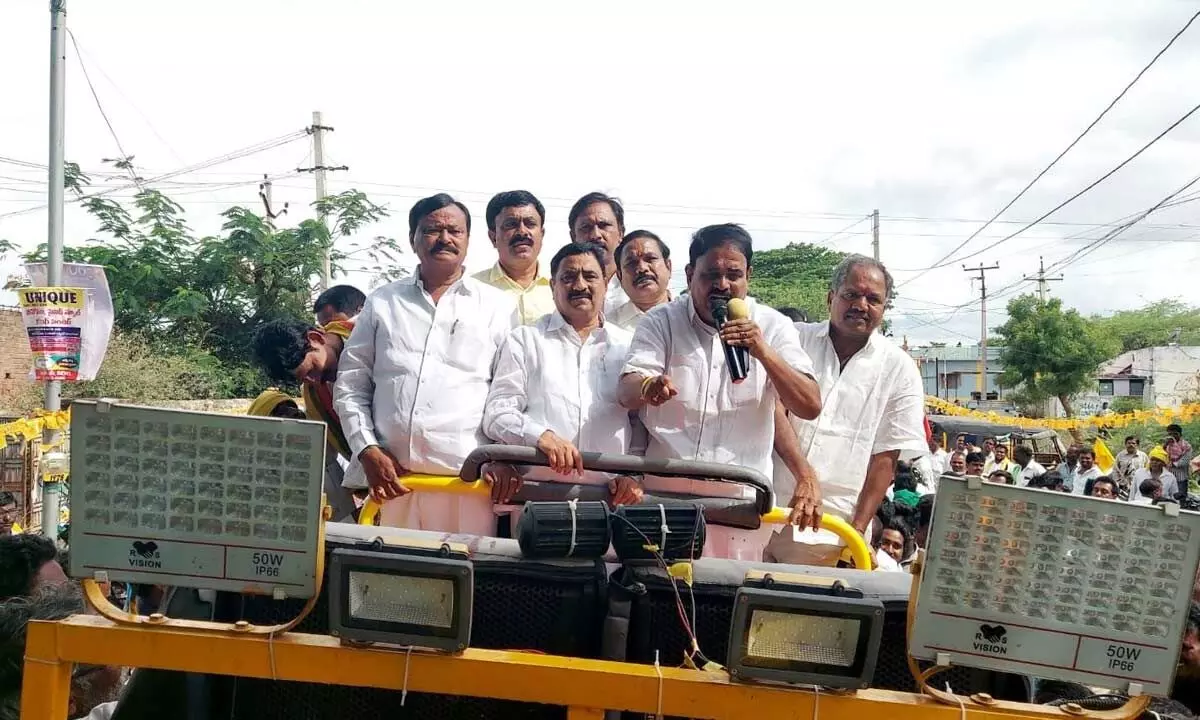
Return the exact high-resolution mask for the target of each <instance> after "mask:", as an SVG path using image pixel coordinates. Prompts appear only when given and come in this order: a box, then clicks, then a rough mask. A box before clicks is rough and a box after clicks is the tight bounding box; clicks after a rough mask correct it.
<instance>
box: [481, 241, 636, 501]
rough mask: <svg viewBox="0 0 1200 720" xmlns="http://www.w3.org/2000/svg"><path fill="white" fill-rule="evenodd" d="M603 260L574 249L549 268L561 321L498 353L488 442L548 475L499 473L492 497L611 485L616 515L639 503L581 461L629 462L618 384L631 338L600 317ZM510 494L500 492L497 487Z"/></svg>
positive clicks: (486, 420) (547, 321)
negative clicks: (612, 458)
mask: <svg viewBox="0 0 1200 720" xmlns="http://www.w3.org/2000/svg"><path fill="white" fill-rule="evenodd" d="M604 260H605V258H604V253H603V251H602V250H601V249H600V248H598V247H597V246H595V245H582V244H577V243H571V244H569V245H566V246H565V247H563V248H562V249H561V250H559V251H558V253H557V254H556V255H555V256H554V259H553V260H552V261H551V263H550V268H551V270H550V272H551V286H552V288H553V290H554V301H555V307H556V311H555V312H553V313H551V314H549V315H547V316H545V317H543V318H542V319H541V320H539V321H538V322H537V323H536V324H534V325H532V326H525V327H519V328H517V329H515V330H513V331H512V333H511V334H510V335H509V336H508V339H507V341H506V342H505V344H504V345H503V346H502V347H501V349H500V355H499V359H498V361H497V365H496V376H495V378H494V379H493V380H492V386H491V390H490V392H489V393H488V401H487V407H486V409H485V410H484V415H483V430H484V433H485V434H486V435H487V436H488V437H490V438H491V439H493V440H495V441H497V442H501V443H505V444H508V445H525V446H528V447H536V448H538V449H539V450H541V451H542V452H543V453H544V454H545V455H546V456H547V457H548V458H549V460H550V464H551V467H550V468H548V469H547V468H528V469H523V470H521V471H520V474H518V471H517V469H515V468H508V467H504V469H503V470H501V469H499V468H497V469H494V470H493V472H492V473H491V474H492V475H493V477H498V478H502V479H501V480H500V481H499V483H496V482H494V483H493V493H492V497H493V499H494V500H496V501H497V502H500V503H504V502H507V500H508V499H509V498H511V497H512V494H513V493H514V492H515V491H516V489H517V487H519V484H520V480H521V479H533V480H550V481H553V480H557V479H566V480H569V481H570V482H582V483H595V484H602V483H607V484H609V485H610V491H611V494H612V497H611V500H612V503H613V504H614V505H617V504H625V503H629V502H636V499H637V498H638V497H639V496H640V489H639V488H638V486H637V485H636V483H634V482H633V480H632V479H630V478H627V477H622V478H615V477H610V476H609V475H606V474H600V473H593V472H591V471H583V472H581V471H580V453H584V452H598V453H608V454H612V455H623V454H625V453H626V451H627V449H628V444H629V433H630V428H629V413H628V411H627V410H626V409H625V408H623V407H621V406H620V405H619V404H617V397H616V393H617V381H618V380H619V379H620V374H621V367H622V365H623V363H624V362H625V355H626V354H627V353H628V351H629V342H630V340H631V339H632V338H633V336H632V334H630V333H629V332H628V331H626V330H623V329H622V328H620V327H617V326H616V325H614V324H612V323H608V322H605V321H604V319H603V317H602V316H601V309H602V308H603V307H604V295H605V289H606V283H605V281H604ZM498 484H500V485H503V487H497V485H498Z"/></svg>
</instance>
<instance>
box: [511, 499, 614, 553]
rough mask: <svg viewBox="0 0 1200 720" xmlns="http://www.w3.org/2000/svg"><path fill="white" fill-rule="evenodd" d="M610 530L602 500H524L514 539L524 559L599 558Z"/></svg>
mask: <svg viewBox="0 0 1200 720" xmlns="http://www.w3.org/2000/svg"><path fill="white" fill-rule="evenodd" d="M611 540H612V531H611V530H610V529H609V523H608V505H606V504H605V503H602V502H576V501H574V500H571V501H567V502H527V503H525V506H524V507H522V508H521V518H520V521H519V524H518V530H517V542H518V543H519V544H520V546H521V554H522V555H524V556H525V557H528V558H569V557H584V558H598V557H603V555H604V553H606V552H608V546H609V543H610V542H611Z"/></svg>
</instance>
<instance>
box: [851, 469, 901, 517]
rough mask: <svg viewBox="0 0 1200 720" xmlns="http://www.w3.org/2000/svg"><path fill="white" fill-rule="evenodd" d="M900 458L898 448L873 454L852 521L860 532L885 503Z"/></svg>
mask: <svg viewBox="0 0 1200 720" xmlns="http://www.w3.org/2000/svg"><path fill="white" fill-rule="evenodd" d="M899 459H900V452H899V451H898V450H893V451H891V452H883V453H878V454H875V455H872V456H871V461H870V463H869V464H868V465H867V479H866V483H865V484H864V485H863V489H862V492H860V493H859V494H858V502H857V503H856V504H855V506H854V517H853V518H852V519H851V523H850V524H852V525H853V526H854V527H855V528H857V529H858V531H859V532H864V531H865V530H866V529H867V525H869V524H870V523H871V520H872V519H873V518H874V517H875V513H876V512H878V511H879V506H880V505H881V504H883V499H884V498H885V497H887V491H888V488H889V487H891V485H892V483H893V482H894V481H895V479H896V461H897V460H899Z"/></svg>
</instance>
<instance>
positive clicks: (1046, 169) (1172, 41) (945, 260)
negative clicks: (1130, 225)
mask: <svg viewBox="0 0 1200 720" xmlns="http://www.w3.org/2000/svg"><path fill="white" fill-rule="evenodd" d="M1197 17H1200V11H1198V12H1196V14H1194V15H1192V17H1191V18H1190V19H1189V20H1188V21H1187V23H1185V24H1184V26H1183V27H1182V28H1180V29H1179V32H1177V33H1175V34H1174V35H1173V36H1172V37H1171V39H1170V40H1168V41H1167V44H1166V45H1164V46H1163V48H1162V49H1161V50H1159V51H1158V53H1157V54H1155V56H1154V57H1153V58H1151V59H1150V62H1149V63H1147V64H1146V66H1145V67H1143V68H1142V69H1141V71H1140V72H1138V74H1137V75H1135V76H1134V78H1133V80H1131V81H1129V84H1128V85H1126V86H1125V88H1124V89H1123V90H1121V92H1120V93H1119V94H1118V95H1117V96H1116V97H1115V98H1113V100H1112V102H1110V103H1109V104H1108V106H1107V107H1105V108H1104V110H1103V111H1102V112H1101V113H1100V114H1099V115H1097V116H1096V119H1095V120H1093V121H1092V122H1091V124H1089V125H1088V126H1087V127H1086V128H1084V129H1083V132H1081V133H1079V135H1078V137H1076V138H1075V139H1074V140H1072V141H1071V144H1070V145H1068V146H1067V148H1066V149H1065V150H1063V151H1062V152H1061V153H1059V154H1058V157H1056V158H1054V159H1053V160H1051V161H1050V164H1049V165H1047V166H1046V167H1044V168H1042V171H1041V172H1039V173H1038V174H1037V175H1036V176H1034V178H1033V180H1030V181H1029V184H1028V185H1026V186H1025V187H1024V188H1022V189H1021V192H1019V193H1017V195H1016V197H1014V198H1013V199H1012V200H1009V201H1008V203H1007V204H1006V205H1005V206H1004V207H1002V208H1000V211H999V212H997V213H996V214H995V215H993V216H992V218H991V219H990V220H988V221H987V222H985V223H984V224H983V225H981V226H980V227H979V229H978V230H976V231H975V232H973V233H971V235H970V236H969V237H967V239H966V240H963V241H962V242H961V243H959V244H958V246H957V247H955V248H954V249H953V250H951V251H950V252H948V253H946V255H945V256H943V257H942V259H941V260H938V261H937V262H936V263H934V264H933V265H931V266H930V267H929V268H927V269H926V270H925V271H923V272H922V273H921V274H920V275H916V276H914V277H912V278H909V279H908V280H906V281H904V282H902V283H900V285H899V287H903V286H904V285H907V284H908V283H910V282H912V281H913V280H916V279H917V278H919V277H921V276H922V275H924V274H925V273H927V272H929V271H930V270H933V269H935V268H939V267H945V266H946V265H948V264H953V263H956V262H961V261H963V260H968V259H970V258H972V257H975V256H976V255H978V254H980V253H984V252H987V251H988V250H990V249H991V248H993V247H996V246H997V245H999V244H1000V243H1002V242H1006V241H1008V240H1010V239H1012V238H1013V237H1015V236H1016V235H1019V234H1020V233H1022V232H1024V231H1026V230H1028V229H1029V228H1031V227H1033V226H1034V225H1036V224H1037V223H1039V222H1041V221H1042V220H1045V219H1046V218H1047V217H1049V216H1050V215H1052V214H1054V213H1055V212H1057V211H1058V210H1059V209H1061V208H1062V207H1063V206H1065V205H1067V204H1068V203H1070V202H1072V201H1074V200H1075V199H1076V198H1078V197H1079V196H1080V195H1082V194H1083V193H1085V192H1087V191H1088V190H1091V189H1092V188H1093V187H1095V186H1096V185H1098V184H1100V183H1101V182H1103V181H1104V180H1105V179H1107V178H1108V177H1109V176H1110V175H1112V174H1113V173H1115V172H1117V171H1118V170H1120V169H1121V168H1122V167H1124V166H1125V165H1126V164H1128V163H1129V162H1130V161H1132V160H1133V159H1134V158H1136V157H1137V156H1138V155H1141V154H1142V152H1143V151H1144V150H1146V148H1148V147H1150V145H1153V144H1154V143H1156V142H1158V140H1159V138H1161V137H1162V136H1163V135H1166V134H1167V133H1168V132H1170V131H1171V130H1173V129H1174V128H1175V126H1176V125H1179V124H1180V123H1182V122H1183V121H1184V120H1186V119H1187V118H1188V117H1189V116H1191V114H1192V113H1194V112H1196V110H1197V109H1200V105H1197V106H1196V107H1195V108H1192V110H1191V112H1189V113H1188V114H1187V115H1184V116H1183V117H1182V118H1180V119H1179V120H1178V121H1176V122H1175V124H1174V125H1172V126H1171V127H1169V128H1167V129H1166V130H1165V131H1163V133H1162V134H1160V135H1159V136H1158V137H1156V138H1155V139H1154V140H1152V141H1150V143H1149V144H1148V145H1146V146H1145V147H1143V148H1142V149H1141V150H1138V151H1137V152H1136V153H1134V155H1133V156H1132V157H1130V158H1129V159H1128V160H1126V161H1125V162H1123V163H1121V164H1120V165H1118V166H1117V167H1115V168H1113V170H1112V171H1110V172H1109V173H1108V174H1106V175H1104V176H1103V177H1101V178H1100V179H1099V180H1097V181H1096V182H1094V183H1092V184H1091V185H1089V186H1088V187H1086V188H1084V189H1083V190H1082V191H1080V192H1079V193H1078V194H1076V195H1074V196H1072V197H1071V198H1070V199H1069V200H1067V201H1066V202H1064V203H1062V205H1059V206H1058V207H1056V208H1054V209H1053V210H1051V211H1050V212H1048V213H1046V214H1045V215H1043V216H1042V217H1040V218H1038V219H1037V220H1034V221H1033V222H1031V223H1029V224H1028V225H1026V226H1025V227H1023V228H1021V229H1020V230H1018V231H1017V232H1015V233H1013V234H1012V235H1010V236H1008V237H1007V238H1004V239H1003V240H1000V241H999V242H996V243H993V244H992V245H989V246H988V247H986V248H984V249H983V250H980V251H979V252H978V253H974V254H972V255H967V256H965V257H961V258H958V259H957V260H953V261H951V260H950V258H951V257H952V256H953V255H954V254H955V253H956V252H958V251H959V250H962V249H963V248H964V247H966V246H967V243H969V242H971V241H972V240H974V239H975V238H976V237H977V236H978V235H979V234H980V233H981V232H983V231H984V230H985V229H986V228H987V227H988V226H989V225H991V224H992V223H993V222H995V221H996V219H997V218H999V217H1000V216H1001V215H1003V214H1004V213H1005V212H1006V211H1007V210H1008V209H1009V208H1011V207H1012V206H1013V204H1015V203H1016V202H1017V201H1018V200H1020V199H1021V198H1022V197H1024V195H1025V193H1026V192H1028V191H1029V189H1030V188H1031V187H1033V186H1034V184H1036V183H1037V181H1038V180H1041V179H1042V177H1043V176H1044V175H1045V174H1046V173H1048V172H1050V169H1051V168H1053V167H1054V166H1055V165H1057V164H1058V161H1059V160H1062V159H1063V157H1064V156H1065V155H1066V154H1067V153H1069V152H1070V151H1071V149H1072V148H1074V147H1075V146H1076V145H1078V144H1079V141H1080V140H1083V138H1084V136H1086V135H1087V134H1088V133H1089V132H1091V131H1092V128H1094V127H1096V125H1097V124H1098V123H1099V122H1100V121H1101V120H1102V119H1103V118H1104V116H1105V115H1107V114H1108V111H1109V110H1112V109H1113V107H1114V106H1115V105H1116V104H1117V103H1118V102H1120V100H1121V98H1123V97H1125V94H1126V93H1128V92H1129V90H1130V89H1131V88H1132V87H1133V86H1134V85H1136V84H1137V82H1138V81H1139V80H1141V79H1142V76H1143V75H1145V74H1146V72H1147V71H1148V70H1149V69H1150V68H1151V67H1153V66H1154V64H1155V63H1156V62H1158V59H1159V58H1161V57H1162V56H1163V54H1165V53H1166V52H1167V50H1169V49H1170V48H1171V46H1172V45H1174V44H1175V41H1176V40H1178V39H1179V37H1180V36H1181V35H1183V33H1184V32H1186V31H1187V29H1188V28H1189V27H1191V26H1192V23H1194V22H1195V21H1196V18H1197Z"/></svg>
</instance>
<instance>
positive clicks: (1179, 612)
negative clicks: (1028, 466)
mask: <svg viewBox="0 0 1200 720" xmlns="http://www.w3.org/2000/svg"><path fill="white" fill-rule="evenodd" d="M1196 538H1200V514H1197V513H1194V512H1180V510H1179V507H1178V506H1175V505H1172V506H1165V505H1164V506H1152V505H1138V504H1134V503H1128V502H1123V501H1120V500H1102V499H1099V498H1090V497H1083V496H1077V495H1069V494H1065V493H1059V492H1051V491H1045V490H1031V489H1028V488H1018V487H1012V486H1008V485H997V484H990V483H981V482H978V481H977V480H971V479H945V480H943V481H942V482H941V483H939V484H938V490H937V498H936V504H935V511H934V514H933V522H932V525H931V527H930V530H929V547H928V548H927V550H926V556H925V557H926V560H925V567H924V570H923V571H922V573H921V580H920V582H921V588H920V593H919V596H918V602H917V608H916V621H915V623H914V627H913V632H912V636H911V640H910V647H909V652H910V653H911V654H912V655H913V656H914V657H917V658H922V659H928V660H936V661H938V662H939V664H946V663H955V664H958V665H964V666H968V667H977V668H982V669H986V670H995V671H1001V672H1011V673H1018V674H1025V675H1033V676H1036V677H1041V678H1046V679H1050V680H1063V681H1066V682H1075V683H1081V684H1083V685H1087V686H1089V687H1104V688H1111V689H1117V690H1121V691H1124V692H1127V693H1129V694H1140V693H1145V694H1150V695H1167V694H1169V692H1170V689H1171V683H1172V682H1173V680H1174V675H1175V668H1176V665H1177V663H1178V660H1179V647H1180V644H1181V642H1182V637H1183V629H1184V623H1185V622H1186V620H1187V608H1188V606H1189V603H1190V601H1191V594H1192V586H1193V584H1194V580H1195V577H1196V568H1197V564H1198V562H1200V544H1198V543H1197V542H1196Z"/></svg>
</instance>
